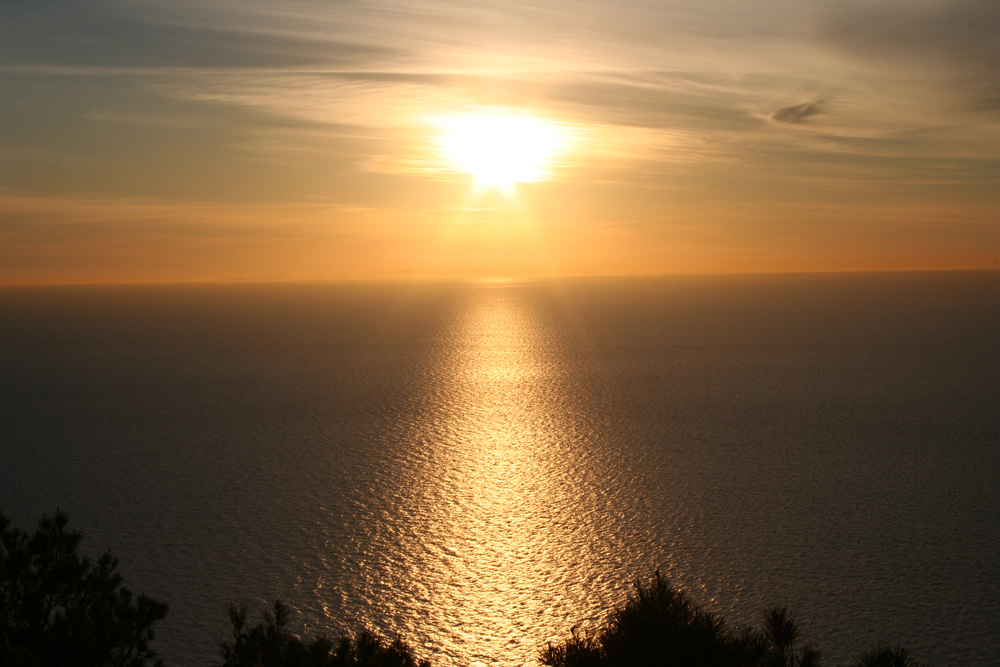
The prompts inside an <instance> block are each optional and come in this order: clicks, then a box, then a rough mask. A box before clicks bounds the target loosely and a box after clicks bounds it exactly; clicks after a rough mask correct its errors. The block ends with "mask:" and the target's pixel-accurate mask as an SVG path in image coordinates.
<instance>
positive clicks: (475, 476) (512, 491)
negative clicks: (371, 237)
mask: <svg viewBox="0 0 1000 667" xmlns="http://www.w3.org/2000/svg"><path fill="white" fill-rule="evenodd" d="M541 312H542V309H540V308H536V307H533V306H532V303H531V298H529V297H528V296H527V293H525V292H523V291H521V290H519V289H517V288H516V287H510V286H504V285H499V286H489V285H484V286H482V287H480V288H478V289H474V290H470V291H469V293H468V295H467V298H466V299H465V300H464V301H463V302H462V304H461V307H460V308H458V309H456V311H455V314H454V315H455V316H454V320H453V321H452V322H451V324H450V325H449V326H448V327H447V329H446V332H447V333H445V334H444V336H443V340H442V348H441V358H440V363H439V364H437V366H436V371H435V372H434V373H433V375H432V376H431V377H429V378H428V380H427V382H426V383H425V385H424V390H425V392H426V395H425V396H423V397H422V399H421V408H420V409H419V410H418V411H417V412H416V414H415V415H413V416H412V418H411V422H410V424H409V426H408V431H409V432H408V433H406V434H405V435H404V436H403V438H402V439H403V440H404V441H405V442H406V444H405V445H404V448H403V449H404V452H405V453H404V454H403V457H404V460H402V461H400V462H399V465H398V467H397V472H396V478H395V479H393V480H389V482H388V484H389V485H391V486H392V489H391V498H392V500H391V509H389V510H388V511H387V513H386V514H385V515H384V521H383V522H382V523H381V525H382V526H383V530H384V531H387V532H386V534H385V535H383V536H382V537H381V538H379V542H381V543H382V545H383V548H384V549H385V550H387V551H388V552H390V553H389V555H388V556H387V555H386V554H385V553H382V554H378V555H377V556H376V557H377V558H379V559H386V558H388V559H389V560H390V561H394V562H393V563H391V564H388V565H386V564H383V565H381V566H379V567H378V568H377V570H378V572H379V573H378V574H373V569H372V568H368V569H367V573H368V574H367V576H369V577H371V578H373V579H374V578H375V577H383V578H388V580H389V581H384V580H383V581H375V580H372V581H370V584H369V585H370V586H371V587H380V589H381V591H380V593H379V595H378V596H377V599H375V597H374V596H373V599H372V600H371V604H372V607H373V612H372V616H371V617H370V618H369V619H364V620H366V621H367V622H369V623H370V624H377V623H378V620H379V619H378V616H379V615H380V614H381V615H383V616H390V617H392V616H394V617H395V618H396V619H397V623H398V626H397V627H398V629H399V631H400V633H401V634H402V635H403V636H405V637H406V638H407V639H408V640H409V641H410V642H411V643H412V644H413V645H414V646H415V647H416V648H417V649H418V651H419V652H421V653H422V654H424V655H429V657H431V658H433V661H434V663H435V664H445V665H448V664H451V665H492V664H497V665H522V664H537V656H538V654H539V651H540V649H541V648H542V647H543V646H544V644H545V642H546V641H549V640H553V641H555V640H559V639H562V638H565V637H566V636H567V635H568V632H569V630H570V628H571V627H573V626H574V625H576V624H578V623H581V622H584V623H587V622H594V621H596V620H597V614H603V613H604V612H606V611H607V609H608V608H609V606H608V605H609V603H610V602H612V601H618V600H620V598H621V594H622V592H621V586H622V584H623V583H624V582H627V581H628V580H629V578H630V577H632V576H634V572H635V570H634V566H633V565H632V564H631V563H628V562H627V561H628V560H629V554H628V553H627V549H626V548H625V547H624V545H623V543H622V542H621V539H620V538H621V535H620V534H619V533H620V531H619V530H618V529H617V528H618V526H617V525H616V523H617V522H618V521H619V520H620V519H622V518H624V516H625V515H627V514H629V513H630V512H629V510H628V508H627V507H614V508H613V507H612V504H611V503H610V501H609V498H608V497H607V493H606V491H605V489H606V488H607V486H608V485H610V486H611V487H615V486H618V485H619V484H620V483H621V480H618V481H617V482H616V481H615V480H609V479H606V478H605V477H603V475H605V474H607V473H606V471H607V468H608V466H605V465H602V464H601V457H602V456H606V455H609V454H608V453H607V452H603V453H602V451H601V450H600V448H599V447H594V446H593V443H592V440H593V434H592V433H591V432H590V431H589V427H588V425H587V423H588V422H587V419H586V415H585V414H583V410H584V409H585V407H584V406H581V405H580V404H579V402H580V400H581V392H582V391H583V389H582V388H581V387H578V386H574V385H573V379H572V378H571V377H569V376H568V374H567V372H566V368H567V365H566V364H565V363H562V360H561V359H560V355H562V354H565V350H563V349H561V347H560V344H559V340H560V339H559V337H558V336H553V335H552V334H553V330H552V327H553V326H554V325H553V323H552V322H545V321H543V320H544V318H542V317H541V315H540V313H541ZM583 395H585V392H584V394H583Z"/></svg>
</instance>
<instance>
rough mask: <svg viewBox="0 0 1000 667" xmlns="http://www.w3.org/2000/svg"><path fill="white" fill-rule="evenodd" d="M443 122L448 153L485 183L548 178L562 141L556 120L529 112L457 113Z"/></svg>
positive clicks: (506, 184)
mask: <svg viewBox="0 0 1000 667" xmlns="http://www.w3.org/2000/svg"><path fill="white" fill-rule="evenodd" d="M441 125H442V128H443V132H442V135H441V137H440V141H441V147H442V149H443V151H444V153H445V154H446V155H447V157H448V158H449V159H450V160H451V162H452V163H453V164H454V166H455V167H457V168H458V169H460V170H462V171H464V172H466V173H468V174H472V175H473V176H475V178H476V181H477V183H478V184H479V185H480V186H484V187H490V186H498V187H501V188H509V187H512V186H513V185H514V184H515V183H530V182H533V181H539V180H544V179H545V178H547V177H548V171H547V170H548V167H549V162H550V161H551V159H552V157H553V155H554V154H555V152H556V150H557V149H558V148H559V144H560V143H561V141H562V136H561V132H560V130H559V128H558V127H557V126H556V125H555V124H553V123H549V122H546V121H543V120H540V119H538V118H531V117H529V116H510V115H486V114H482V115H469V116H454V117H451V118H447V119H444V120H442V121H441Z"/></svg>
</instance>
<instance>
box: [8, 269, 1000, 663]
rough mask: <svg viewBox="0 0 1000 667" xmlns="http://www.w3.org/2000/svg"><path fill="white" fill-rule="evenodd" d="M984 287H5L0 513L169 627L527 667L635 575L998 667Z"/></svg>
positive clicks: (996, 366)
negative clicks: (312, 639) (237, 625)
mask: <svg viewBox="0 0 1000 667" xmlns="http://www.w3.org/2000/svg"><path fill="white" fill-rule="evenodd" d="M998 475H1000V273H997V272H993V273H939V274H881V275H879V274H868V275H861V274H858V275H815V276H801V275H800V276H765V277H711V278H708V277H702V278H661V279H601V280H597V279H593V280H583V279H579V280H566V281H561V282H538V283H484V284H381V285H215V286H208V285H200V286H195V285H188V286H135V287H47V288H3V289H0V509H2V511H3V512H4V513H5V514H6V515H7V516H9V517H10V518H12V519H13V520H14V521H15V523H16V524H17V525H19V526H21V527H22V528H30V527H32V526H33V524H34V522H35V521H36V520H37V518H38V517H39V516H40V515H41V514H42V513H43V512H48V513H51V512H53V511H54V510H55V509H56V508H61V509H63V510H66V511H67V512H68V513H69V514H70V520H71V525H74V526H75V527H76V528H78V529H80V530H82V531H83V532H84V534H85V542H84V551H85V552H87V553H89V554H91V555H96V554H98V553H100V552H101V551H103V550H104V549H106V548H110V549H111V550H112V551H113V552H114V553H115V554H116V555H118V556H119V557H120V558H121V561H122V564H121V568H120V569H121V572H122V573H123V574H124V575H125V577H126V580H127V584H128V585H129V586H130V587H131V588H132V589H133V590H135V591H142V592H145V593H147V594H149V595H151V596H153V597H156V598H158V599H161V600H164V601H166V602H167V603H168V604H169V605H170V613H169V615H168V617H167V619H166V620H165V621H164V622H162V623H161V624H159V625H158V628H159V631H158V637H157V641H156V645H157V647H158V649H159V651H160V653H161V655H163V656H164V657H165V658H166V659H167V661H168V664H172V665H211V664H217V663H218V662H219V658H218V643H219V641H220V640H222V639H224V638H225V637H226V636H227V632H228V627H227V619H226V608H227V605H228V603H229V602H231V601H235V602H246V603H248V604H250V606H251V607H252V608H254V609H255V610H259V609H261V608H262V607H263V605H264V604H265V603H266V602H269V601H272V600H274V599H275V598H279V597H280V598H281V599H283V600H285V601H286V602H288V603H289V604H290V606H291V607H292V608H293V609H294V610H295V611H296V615H295V617H294V619H293V626H294V627H293V629H294V630H295V631H296V632H304V633H308V634H315V633H320V632H325V633H327V634H329V635H333V636H336V635H338V634H339V633H340V632H341V631H342V630H344V629H354V628H357V627H359V626H360V625H366V626H368V627H370V628H373V629H375V630H376V631H378V632H380V633H383V634H386V635H388V636H396V635H400V636H402V637H404V638H405V639H406V640H407V641H408V642H409V643H410V644H411V645H412V646H413V647H414V648H415V649H416V650H417V652H418V653H419V654H421V655H423V656H425V657H428V658H431V659H432V660H433V661H434V663H435V664H436V665H444V666H446V667H453V666H458V665H463V666H471V665H500V666H504V667H507V666H513V665H531V664H536V659H537V656H538V653H539V651H540V649H541V648H542V647H543V646H544V645H545V643H546V642H548V641H558V640H560V639H562V638H565V637H567V636H568V635H569V632H570V628H572V627H574V626H577V627H580V628H588V627H596V626H597V625H599V624H600V622H601V621H602V620H603V619H604V618H605V617H606V615H607V613H608V612H609V611H610V609H611V608H612V607H613V606H614V605H615V604H618V603H620V602H621V601H622V600H623V599H624V598H625V596H626V595H627V594H628V591H629V588H630V584H631V582H632V581H633V580H634V579H635V578H636V577H647V576H649V575H650V574H651V573H652V572H653V570H654V569H655V568H657V567H658V568H660V570H661V571H662V572H663V573H664V574H665V575H667V576H668V577H669V578H670V580H671V581H672V582H673V583H674V584H675V585H676V586H678V587H680V588H682V589H683V590H685V591H686V592H688V594H690V596H691V597H692V598H693V599H694V600H695V601H697V602H699V603H701V604H703V605H705V606H706V607H707V608H709V609H711V610H713V611H717V612H720V613H722V614H724V615H725V617H726V618H727V619H728V620H729V621H730V623H731V624H734V625H741V624H752V623H757V621H758V619H759V618H760V614H761V612H762V610H763V608H764V607H765V606H766V605H768V604H787V605H789V607H790V609H791V611H792V613H793V616H794V617H795V618H796V619H797V620H798V622H799V624H800V627H801V632H802V636H803V638H804V639H805V640H806V641H808V642H809V643H811V644H813V645H815V646H817V647H818V648H820V649H821V650H822V651H823V653H824V656H825V661H826V663H827V664H840V663H845V662H846V661H847V660H848V659H849V658H850V656H852V655H854V654H856V653H858V652H860V651H861V650H863V649H864V648H867V647H868V646H870V645H872V644H875V643H878V642H889V643H900V644H903V645H904V646H907V647H909V648H910V649H911V651H912V652H913V653H914V655H915V656H916V657H917V658H918V659H920V660H922V661H924V662H926V663H929V664H933V665H996V664H998V663H1000V476H998Z"/></svg>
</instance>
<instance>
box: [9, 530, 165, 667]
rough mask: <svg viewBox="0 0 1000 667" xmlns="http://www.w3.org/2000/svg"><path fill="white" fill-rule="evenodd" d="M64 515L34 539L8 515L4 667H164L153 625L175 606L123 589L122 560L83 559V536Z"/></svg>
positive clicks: (110, 556) (112, 558) (108, 555)
mask: <svg viewBox="0 0 1000 667" xmlns="http://www.w3.org/2000/svg"><path fill="white" fill-rule="evenodd" d="M67 524H68V519H67V517H66V514H64V513H63V512H56V515H55V517H53V518H49V517H48V516H44V515H43V516H42V518H41V520H40V521H39V522H38V528H36V529H35V533H34V534H33V535H30V536H29V535H28V534H27V533H25V532H24V531H21V530H19V529H17V528H12V527H11V526H10V521H9V520H8V519H7V517H5V516H4V515H3V513H0V664H2V665H4V666H5V667H6V666H7V665H10V666H17V667H21V666H24V667H28V666H31V667H49V666H52V667H56V666H58V667H104V666H110V667H144V666H145V665H151V664H156V665H159V664H162V663H161V662H160V661H158V660H156V652H155V651H154V650H153V649H152V647H151V645H150V642H152V640H153V637H154V634H153V624H154V623H155V622H156V621H159V620H161V619H162V618H163V617H165V616H166V614H167V605H165V604H163V603H162V602H157V601H156V600H153V599H151V598H149V597H146V596H145V595H140V596H138V597H133V595H132V592H131V591H129V590H128V589H127V588H125V587H124V586H122V578H121V575H119V574H118V573H117V572H116V570H117V568H118V559H117V558H115V557H114V556H113V555H111V553H110V552H107V553H105V554H104V555H102V556H101V557H100V558H98V559H97V561H96V562H91V561H90V559H88V558H84V557H81V556H80V555H79V554H78V553H77V548H78V547H79V545H80V540H81V535H80V533H79V532H78V531H75V530H70V529H69V528H67Z"/></svg>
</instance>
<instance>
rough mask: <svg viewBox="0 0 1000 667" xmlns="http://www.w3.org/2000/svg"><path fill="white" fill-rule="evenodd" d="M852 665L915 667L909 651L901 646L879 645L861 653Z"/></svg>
mask: <svg viewBox="0 0 1000 667" xmlns="http://www.w3.org/2000/svg"><path fill="white" fill-rule="evenodd" d="M853 665H854V667H917V663H916V662H914V661H913V660H912V659H911V658H910V654H909V652H908V651H907V650H906V649H905V648H902V647H901V646H892V647H889V646H879V647H877V648H873V649H871V650H869V651H867V652H865V653H864V654H862V655H861V656H860V657H859V658H858V659H857V660H855V661H854V663H853Z"/></svg>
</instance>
